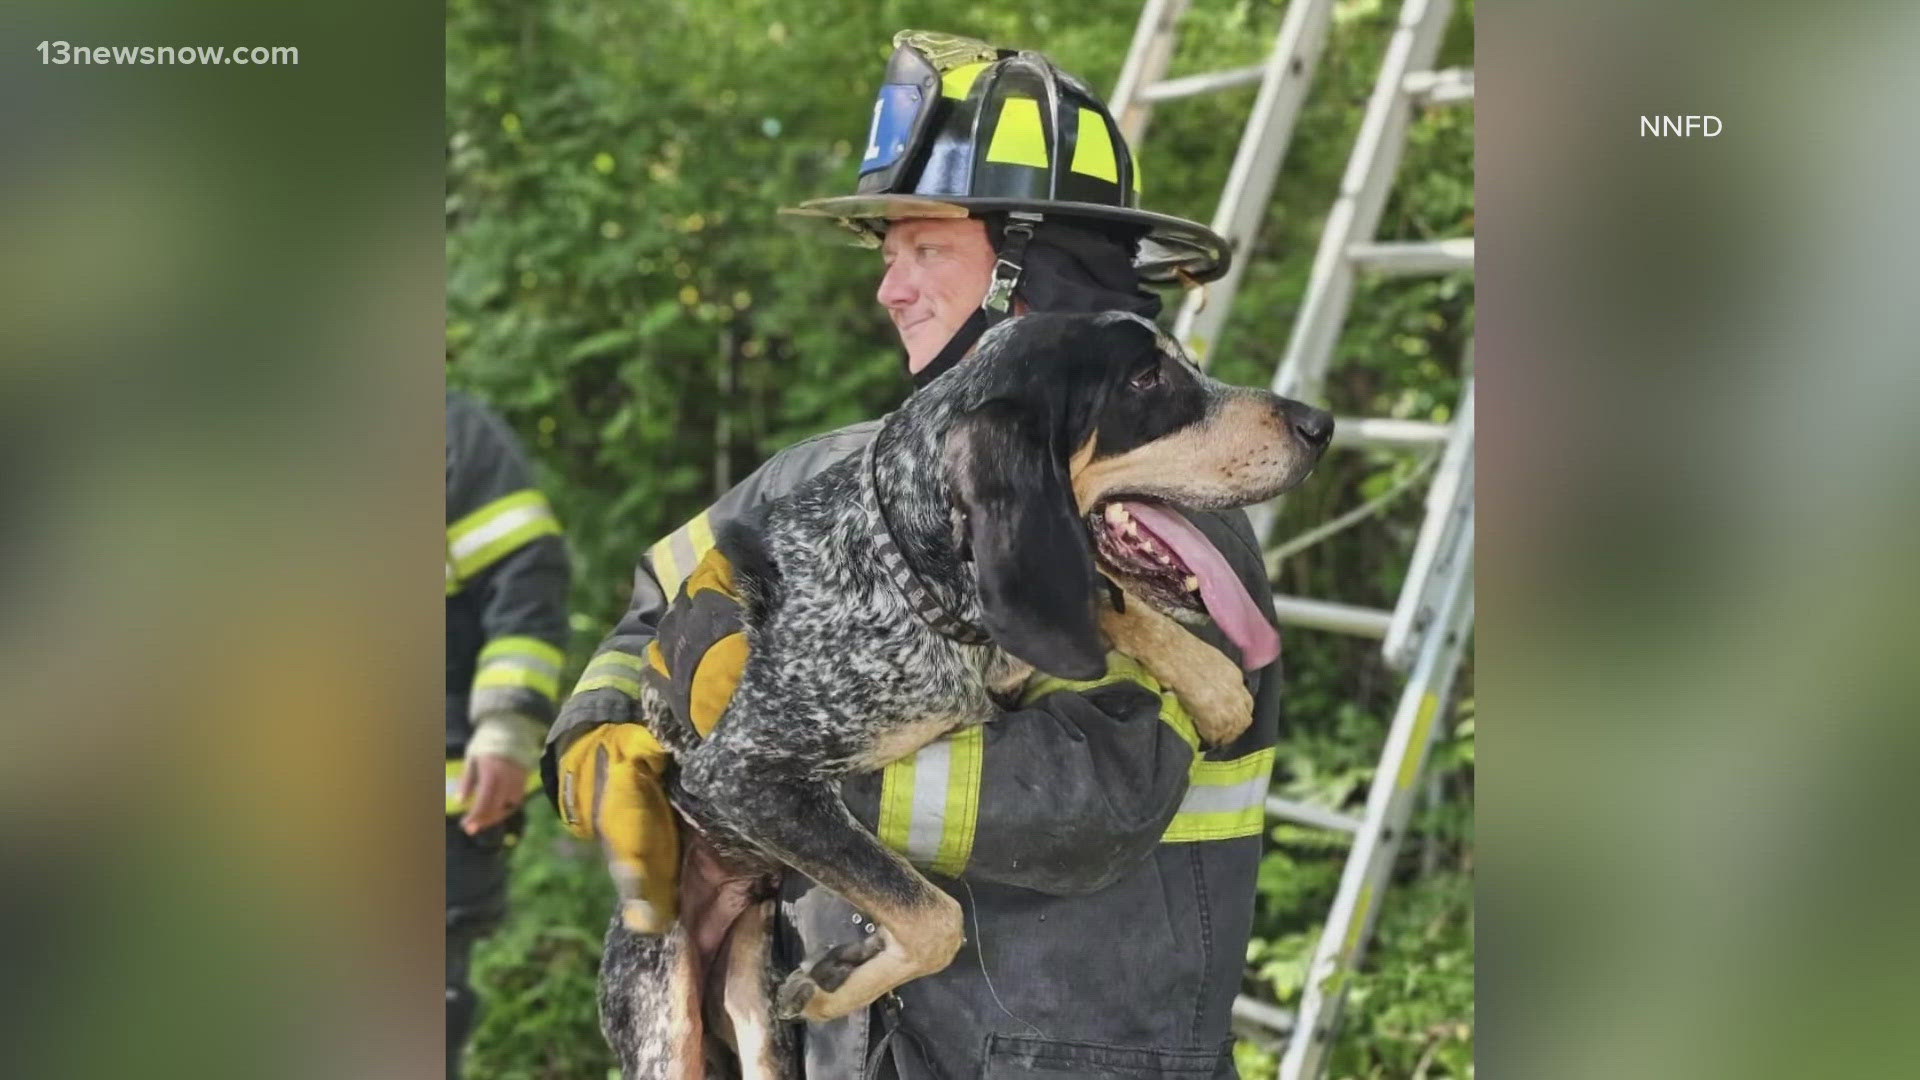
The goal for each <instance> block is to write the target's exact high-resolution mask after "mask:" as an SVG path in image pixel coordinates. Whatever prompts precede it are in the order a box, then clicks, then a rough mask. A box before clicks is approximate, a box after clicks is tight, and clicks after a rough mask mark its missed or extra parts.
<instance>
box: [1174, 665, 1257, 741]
mask: <svg viewBox="0 0 1920 1080" xmlns="http://www.w3.org/2000/svg"><path fill="white" fill-rule="evenodd" d="M1180 704H1181V705H1182V706H1184V707H1185V708H1186V710H1187V715H1188V716H1190V717H1192V718H1193V727H1194V730H1195V731H1197V732H1199V733H1200V740H1201V741H1202V742H1204V743H1206V744H1207V745H1208V746H1224V745H1226V744H1227V743H1230V742H1232V741H1233V740H1235V739H1237V738H1239V737H1240V735H1241V733H1242V732H1244V731H1246V730H1247V728H1248V727H1250V726H1251V725H1252V724H1253V695H1252V694H1250V693H1248V692H1247V687H1246V684H1244V683H1242V682H1241V681H1240V680H1239V679H1233V680H1230V681H1222V682H1215V683H1209V684H1207V685H1206V686H1205V687H1203V688H1202V689H1199V690H1186V689H1183V690H1181V691H1180Z"/></svg>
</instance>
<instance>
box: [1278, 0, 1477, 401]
mask: <svg viewBox="0 0 1920 1080" xmlns="http://www.w3.org/2000/svg"><path fill="white" fill-rule="evenodd" d="M1452 10H1453V4H1452V0H1405V3H1404V4H1403V5H1402V6H1401V9H1400V20H1399V23H1398V25H1397V26H1396V27H1395V29H1394V33H1393V38H1392V40H1391V41H1389V42H1388V43H1387V51H1386V56H1385V58H1384V60H1383V61H1382V63H1381V69H1380V76H1379V78H1378V79H1376V80H1375V82H1374V86H1373V93H1372V96H1371V97H1369V98H1368V101H1367V111H1366V115H1365V116H1364V117H1362V119H1361V121H1360V132H1359V135H1358V136H1357V137H1356V138H1355V140H1354V150H1353V155H1352V156H1351V157H1350V158H1348V160H1347V169H1346V173H1345V174H1344V175H1343V176H1342V177H1341V179H1340V194H1339V197H1338V198H1336V199H1335V200H1334V204H1333V209H1332V210H1331V211H1330V212H1329V213H1328V215H1327V225H1326V229H1325V231H1324V232H1322V233H1321V236H1320V247H1319V249H1318V250H1317V251H1316V252H1315V253H1314V259H1313V270H1312V272H1311V274H1310V276H1309V277H1308V279H1307V294H1306V297H1305V299H1304V300H1303V302H1302V303H1301V307H1300V314H1299V316H1298V317H1297V318H1296V319H1295V320H1294V324H1293V333H1292V334H1291V335H1290V336H1289V338H1288V341H1287V351H1286V354H1285V356H1284V358H1283V359H1282V360H1281V363H1280V370H1279V371H1278V372H1277V373H1276V374H1275V376H1274V380H1273V389H1274V392H1275V393H1278V394H1280V395H1281V396H1283V397H1301V396H1303V395H1304V396H1306V397H1309V398H1311V397H1317V396H1318V394H1319V389H1320V384H1321V382H1322V381H1323V380H1324V378H1325V374H1326V362H1327V359H1328V357H1329V355H1330V354H1331V353H1332V351H1333V343H1334V342H1335V341H1336V340H1337V339H1338V337H1339V333H1340V331H1341V329H1342V328H1343V327H1344V326H1345V324H1346V316H1347V305H1348V302H1349V301H1350V300H1351V299H1352V292H1353V267H1352V265H1351V264H1350V263H1349V261H1348V258H1347V254H1348V249H1349V248H1350V247H1351V246H1352V245H1354V244H1356V243H1359V242H1362V241H1366V240H1370V239H1371V238H1372V237H1373V235H1374V233H1375V231H1376V230H1377V229H1378V227H1379V224H1380V214H1381V211H1382V210H1383V209H1384V208H1385V206H1386V202H1387V195H1388V193H1389V192H1390V191H1391V190H1392V189H1393V180H1394V176H1395V174H1396V173H1397V172H1398V171H1399V165H1400V157H1401V153H1402V151H1403V150H1404V148H1405V145H1406V131H1407V125H1408V124H1409V123H1410V121H1411V118H1412V115H1413V104H1412V101H1411V99H1410V98H1409V97H1408V95H1407V93H1406V89H1405V85H1404V84H1405V82H1406V78H1407V76H1408V75H1409V74H1412V73H1414V72H1416V71H1425V70H1427V69H1429V68H1431V67H1432V66H1433V60H1434V57H1435V56H1437V55H1438V54H1439V51H1440V39H1441V38H1442V36H1444V34H1445V32H1446V25H1447V18H1448V16H1449V15H1451V14H1452Z"/></svg>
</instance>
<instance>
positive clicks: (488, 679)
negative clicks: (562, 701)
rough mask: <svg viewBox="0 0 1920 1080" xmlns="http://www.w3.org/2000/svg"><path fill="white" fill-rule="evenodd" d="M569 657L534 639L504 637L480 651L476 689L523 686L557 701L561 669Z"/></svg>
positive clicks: (475, 681) (474, 678) (494, 640)
mask: <svg viewBox="0 0 1920 1080" xmlns="http://www.w3.org/2000/svg"><path fill="white" fill-rule="evenodd" d="M565 663H566V654H564V653H562V652H561V651H560V650H559V649H558V648H556V647H554V646H552V645H549V644H548V643H546V642H544V641H541V640H540V639H539V638H534V637H501V638H495V639H493V640H492V641H489V642H487V647H486V648H484V649H481V650H480V670H479V672H478V673H477V674H475V675H474V677H473V688H474V689H475V690H485V689H490V688H493V687H501V686H523V687H526V688H527V689H529V690H532V691H534V692H535V693H537V694H539V695H540V696H542V697H544V698H547V699H548V700H553V699H555V698H558V697H559V696H560V668H561V666H562V665H563V664H565Z"/></svg>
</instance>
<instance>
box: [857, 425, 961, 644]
mask: <svg viewBox="0 0 1920 1080" xmlns="http://www.w3.org/2000/svg"><path fill="white" fill-rule="evenodd" d="M879 443H880V435H879V433H878V432H875V433H874V436H873V441H871V442H869V443H867V448H866V449H865V450H863V451H861V457H860V491H861V495H862V496H863V497H862V499H861V501H862V502H863V503H865V504H866V510H867V527H868V529H870V530H871V531H872V533H873V548H874V550H875V551H876V552H878V553H879V556H880V571H881V573H882V574H884V575H886V578H887V580H889V581H891V582H893V587H894V589H896V590H897V591H898V592H899V593H900V595H901V596H902V597H903V598H905V599H906V601H907V606H908V607H911V608H912V609H913V613H914V614H915V615H917V616H919V617H920V621H921V622H923V623H926V624H927V625H928V626H930V627H932V628H933V629H934V630H935V631H937V632H938V633H939V634H940V635H941V636H942V637H946V638H949V639H951V640H953V641H957V642H959V643H960V644H962V645H991V644H992V643H993V639H992V638H991V637H988V636H987V632H986V631H984V630H982V629H980V628H979V627H977V626H975V625H973V624H972V623H970V622H967V621H966V620H964V619H961V618H958V617H956V616H955V615H954V614H953V613H952V612H950V611H948V610H947V609H946V608H944V607H942V606H941V604H940V601H938V600H936V599H934V596H933V592H932V590H930V589H928V588H927V584H926V582H924V581H921V580H920V575H918V574H916V573H914V572H913V567H911V566H908V565H907V560H906V557H905V556H903V555H901V554H900V547H899V545H898V544H895V543H894V542H893V533H892V532H891V531H889V530H888V528H887V518H886V515H885V514H882V513H881V512H880V485H879V482H878V481H877V479H876V477H875V475H874V467H875V454H874V447H875V446H878V445H879Z"/></svg>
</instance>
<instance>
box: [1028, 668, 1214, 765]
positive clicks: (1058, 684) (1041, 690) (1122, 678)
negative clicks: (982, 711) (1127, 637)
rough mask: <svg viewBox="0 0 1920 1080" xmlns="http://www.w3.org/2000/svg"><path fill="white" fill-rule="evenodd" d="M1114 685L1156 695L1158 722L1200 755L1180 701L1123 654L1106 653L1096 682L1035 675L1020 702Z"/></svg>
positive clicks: (1197, 735) (1196, 734)
mask: <svg viewBox="0 0 1920 1080" xmlns="http://www.w3.org/2000/svg"><path fill="white" fill-rule="evenodd" d="M1117 682H1131V683H1137V684H1139V686H1140V687H1141V689H1144V690H1147V691H1148V692H1150V693H1153V694H1157V695H1159V697H1160V720H1161V722H1162V723H1164V724H1166V725H1167V726H1168V727H1170V728H1172V729H1173V730H1174V733H1175V734H1177V735H1179V736H1180V740H1181V741H1182V742H1184V743H1186V744H1187V746H1188V748H1189V749H1191V750H1192V751H1193V752H1194V754H1195V755H1198V754H1199V753H1200V732H1199V730H1198V729H1196V728H1195V727H1194V726H1193V718H1192V717H1190V716H1188V715H1187V710H1186V707H1185V706H1183V705H1181V704H1180V699H1179V698H1178V697H1175V696H1174V694H1173V693H1172V691H1168V690H1162V689H1161V688H1160V681H1159V680H1158V679H1155V678H1154V677H1153V676H1152V675H1151V674H1149V673H1148V672H1147V669H1146V668H1145V667H1144V666H1142V665H1141V663H1140V661H1138V660H1135V659H1134V658H1133V657H1131V656H1128V655H1126V654H1125V653H1118V652H1109V653H1108V654H1107V670H1106V674H1104V675H1101V676H1100V677H1099V678H1097V679H1085V680H1075V679H1062V678H1058V677H1056V676H1053V675H1048V674H1046V673H1045V672H1035V673H1034V675H1033V677H1032V678H1030V679H1028V680H1027V685H1026V690H1025V692H1024V694H1023V695H1022V696H1021V699H1020V701H1021V704H1023V705H1031V704H1033V703H1034V702H1036V701H1038V700H1040V699H1041V698H1043V697H1046V696H1047V695H1048V694H1052V693H1055V692H1057V691H1061V690H1071V691H1073V692H1074V693H1076V694H1084V693H1086V692H1087V691H1088V690H1092V689H1094V688H1096V687H1101V686H1108V685H1111V684H1113V683H1117Z"/></svg>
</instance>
